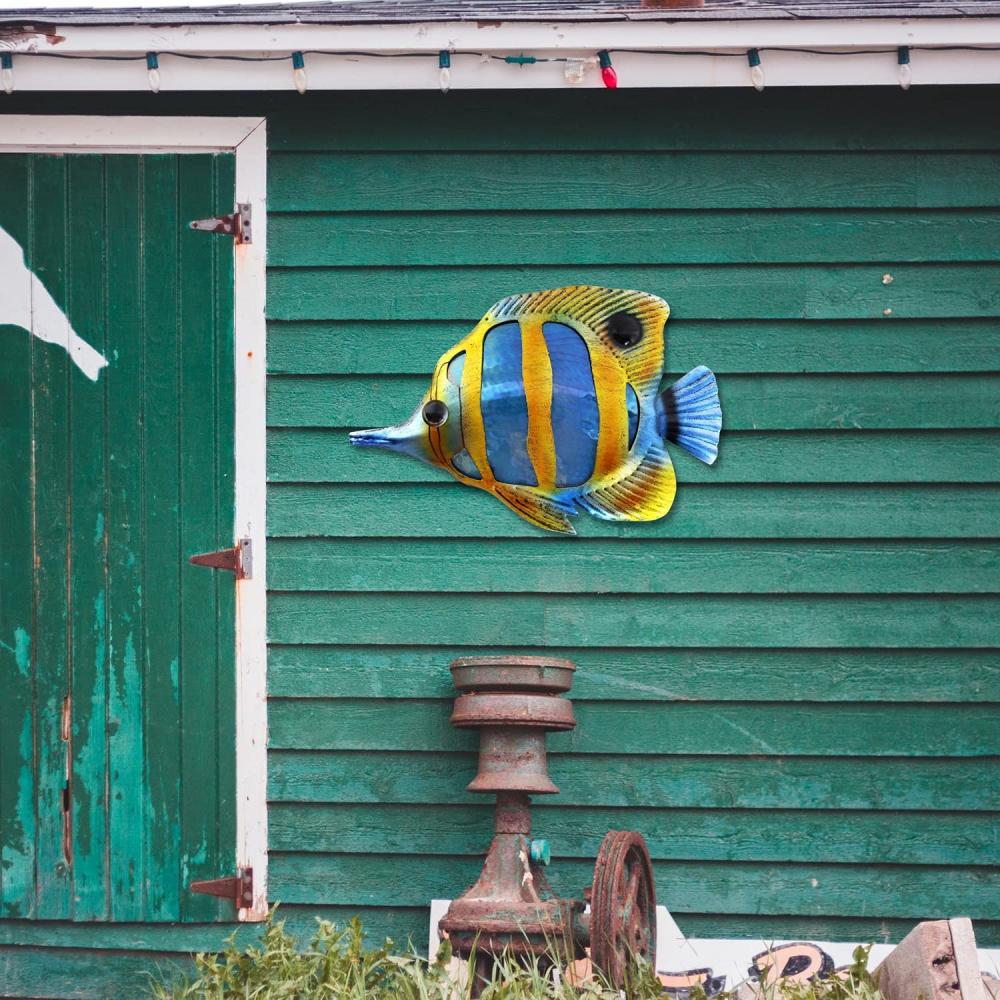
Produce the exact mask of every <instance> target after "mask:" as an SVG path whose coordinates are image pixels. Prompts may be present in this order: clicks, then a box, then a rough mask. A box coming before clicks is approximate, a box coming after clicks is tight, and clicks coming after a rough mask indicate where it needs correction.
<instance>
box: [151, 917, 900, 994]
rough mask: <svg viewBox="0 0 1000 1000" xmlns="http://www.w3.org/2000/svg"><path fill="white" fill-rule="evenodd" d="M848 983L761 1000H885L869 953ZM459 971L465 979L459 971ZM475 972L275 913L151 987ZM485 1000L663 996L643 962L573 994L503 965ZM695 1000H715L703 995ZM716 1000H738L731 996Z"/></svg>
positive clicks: (789, 986) (366, 985)
mask: <svg viewBox="0 0 1000 1000" xmlns="http://www.w3.org/2000/svg"><path fill="white" fill-rule="evenodd" d="M854 958H855V961H854V965H853V966H852V967H851V969H850V970H849V972H848V973H847V974H846V975H845V976H844V977H843V978H836V977H831V978H829V979H823V980H815V981H813V982H809V983H794V982H788V981H784V982H782V983H781V984H780V989H779V987H778V986H774V987H763V988H761V990H760V993H759V1000H881V998H880V995H879V992H878V988H877V986H876V983H875V981H874V979H873V978H872V976H871V975H870V974H869V972H868V970H867V959H868V950H867V949H865V948H859V949H857V950H856V951H855V954H854ZM456 969H457V971H456ZM470 972H471V965H464V966H459V965H458V964H457V963H454V962H452V954H451V949H450V946H449V945H448V943H447V942H445V943H444V944H443V945H442V947H441V950H440V952H439V953H438V956H437V958H436V959H435V961H433V962H427V961H425V960H423V959H421V958H419V957H418V956H416V955H414V954H399V953H398V952H396V951H395V950H394V947H393V942H392V941H391V940H389V939H387V940H386V941H385V942H384V943H383V944H382V945H381V946H379V947H376V948H366V947H365V946H364V943H363V930H362V927H361V922H360V921H359V920H358V919H357V918H355V919H354V920H352V921H351V922H350V923H349V924H348V925H347V926H346V927H344V928H338V927H336V926H335V925H334V924H331V923H329V922H328V921H325V920H321V921H318V924H317V928H316V931H315V933H314V934H313V937H312V939H311V940H310V941H309V943H308V944H307V945H306V946H305V947H301V946H300V945H299V943H298V942H297V941H296V939H295V938H294V937H293V936H292V935H291V934H290V933H288V932H287V931H286V930H285V924H284V921H282V920H277V919H275V916H274V912H273V911H272V913H271V915H270V917H269V918H268V921H267V923H266V925H265V927H264V932H263V934H262V935H261V938H260V941H259V943H257V944H253V945H250V946H248V947H246V948H245V949H243V950H241V949H239V948H238V947H237V946H236V944H235V939H234V937H230V938H229V939H227V941H226V947H225V948H224V949H223V950H222V951H221V952H218V953H210V954H209V953H203V954H198V955H196V956H195V975H194V977H193V978H192V977H186V978H183V979H179V980H178V979H173V980H172V979H171V978H170V977H169V976H168V975H167V974H165V973H161V974H160V977H159V978H158V979H154V980H151V982H150V987H149V996H150V997H151V998H152V1000H333V998H336V1000H390V998H392V1000H465V998H467V997H468V996H469V989H468V986H467V983H468V982H469V981H470ZM481 996H482V998H483V1000H581V998H582V1000H652V998H654V997H655V998H659V997H662V996H663V987H662V986H661V985H660V983H659V981H658V980H657V979H656V977H655V975H654V974H653V971H652V969H651V968H650V967H649V966H648V965H643V964H641V963H637V964H636V966H635V967H634V968H633V970H632V973H631V975H630V977H629V982H628V985H627V986H626V988H625V989H624V990H621V991H618V990H615V989H613V988H611V987H610V986H609V985H608V984H607V983H604V982H601V981H600V980H599V979H595V980H593V981H588V982H586V983H583V984H581V985H577V986H574V985H571V984H569V983H567V982H565V981H564V980H561V978H560V977H559V976H557V975H553V973H552V972H551V971H549V972H546V971H545V970H544V969H543V968H542V967H540V966H539V965H538V963H537V962H535V963H534V964H532V965H530V966H528V967H527V968H525V967H523V966H520V965H518V964H517V963H515V962H514V961H512V960H507V959H505V960H502V961H500V962H499V963H498V964H497V967H496V968H495V969H494V971H493V974H492V978H491V981H490V982H489V983H488V984H487V985H486V986H485V988H484V990H483V992H482V994H481ZM691 1000H705V996H704V994H703V993H701V992H700V990H698V989H697V988H695V989H694V990H692V994H691ZM713 1000H736V993H735V992H733V993H725V994H721V995H719V996H718V997H717V998H713Z"/></svg>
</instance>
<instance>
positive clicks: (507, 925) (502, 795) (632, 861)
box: [439, 656, 656, 996]
mask: <svg viewBox="0 0 1000 1000" xmlns="http://www.w3.org/2000/svg"><path fill="white" fill-rule="evenodd" d="M574 670H575V667H574V666H573V664H572V663H570V662H569V661H568V660H558V659H549V658H545V657H531V656H514V657H500V656H483V657H470V658H466V659H460V660H455V661H454V663H452V665H451V673H452V677H453V679H454V681H455V686H456V687H457V688H458V689H459V691H460V692H461V693H460V695H459V696H458V698H457V699H456V700H455V707H454V711H453V712H452V716H451V723H452V725H453V726H457V727H459V728H462V729H478V730H479V732H480V737H479V772H478V774H477V775H476V777H475V778H474V779H473V780H472V782H471V783H470V784H469V785H468V790H469V791H470V792H489V793H492V794H495V795H496V797H497V803H496V813H495V818H494V837H493V842H492V843H491V844H490V849H489V852H488V853H487V855H486V860H485V862H484V863H483V870H482V872H481V873H480V875H479V878H478V879H477V880H476V882H475V884H474V885H472V886H471V887H470V888H469V889H468V890H466V892H464V893H463V894H462V895H461V896H460V897H459V898H458V899H456V900H454V901H453V902H452V904H451V906H450V907H449V908H448V912H447V913H446V914H445V916H444V917H443V918H442V919H441V921H440V924H439V930H440V931H441V932H442V933H446V934H447V935H448V937H449V938H450V940H451V944H452V948H453V949H454V951H455V953H456V954H458V955H459V956H461V957H462V958H463V959H467V958H468V957H469V956H470V955H475V969H476V982H475V983H473V996H478V995H479V991H480V989H481V987H482V984H483V982H484V981H486V980H488V979H489V975H490V972H491V969H492V966H493V964H494V962H495V961H496V959H497V958H498V957H499V956H501V955H503V954H504V953H507V954H509V955H512V956H514V957H515V958H516V959H518V960H522V961H524V960H527V959H529V958H531V957H532V956H534V957H535V958H536V959H537V960H538V962H539V963H540V965H542V966H543V967H548V966H550V965H551V964H552V963H553V962H556V961H565V960H572V959H575V958H582V957H583V956H584V954H585V949H587V948H589V949H590V957H591V960H592V962H593V964H594V966H595V967H596V968H597V969H598V970H599V971H600V972H601V973H603V974H604V975H605V976H606V977H607V978H608V979H609V980H610V981H611V982H612V983H613V984H615V985H616V986H618V987H619V988H620V987H622V986H624V984H625V978H626V976H627V972H628V969H629V963H630V961H631V960H632V958H633V956H638V957H641V958H643V959H646V960H647V961H652V960H653V955H654V950H655V945H656V891H655V888H654V884H653V869H652V864H651V863H650V858H649V851H648V850H647V848H646V842H645V840H644V839H643V837H642V834H640V833H634V832H627V831H621V830H613V831H611V832H610V833H608V834H607V835H606V836H605V838H604V841H603V842H602V844H601V848H600V851H599V852H598V855H597V863H596V864H595V866H594V879H593V883H592V884H591V885H590V886H587V887H586V888H585V889H584V890H583V898H582V899H567V898H560V897H558V896H555V895H554V894H553V892H552V890H551V888H550V886H549V883H548V880H547V879H546V877H545V873H544V870H543V869H544V867H545V866H546V865H548V863H549V857H550V848H549V845H548V843H547V842H546V841H545V840H539V839H533V838H532V836H531V809H530V807H531V799H530V796H531V795H551V794H554V793H556V792H558V791H559V789H558V788H557V787H556V786H555V785H554V784H553V783H552V780H551V779H550V778H549V773H548V764H547V760H546V753H545V734H546V733H548V732H560V731H566V730H569V729H572V728H573V727H574V726H575V725H576V718H575V717H574V715H573V703H572V702H571V701H569V699H567V698H564V697H562V695H564V694H565V693H566V692H567V691H569V689H570V687H571V685H572V683H573V672H574ZM588 903H589V904H590V911H589V912H585V911H586V906H587V904H588Z"/></svg>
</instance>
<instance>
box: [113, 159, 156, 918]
mask: <svg viewBox="0 0 1000 1000" xmlns="http://www.w3.org/2000/svg"><path fill="white" fill-rule="evenodd" d="M141 163H142V161H141V159H140V158H139V157H135V156H109V157H108V158H107V167H106V169H107V175H106V176H107V192H108V194H107V220H108V225H107V234H106V240H107V251H108V261H109V265H110V268H111V272H110V275H109V280H110V286H109V296H108V359H109V362H110V364H109V367H108V368H107V369H106V370H105V375H104V376H103V377H105V378H107V380H108V383H107V392H108V413H107V428H108V472H107V475H108V516H107V532H108V566H109V570H110V572H109V577H108V654H109V659H110V676H109V681H108V783H109V800H108V846H109V853H110V878H111V919H112V920H136V921H137V920H142V919H143V918H144V917H145V910H144V906H143V903H144V893H143V881H144V879H145V874H146V867H145V861H144V850H145V843H146V835H145V828H144V824H143V815H144V812H145V802H146V796H145V787H144V768H143V759H144V757H145V746H144V733H143V725H142V718H143V711H142V704H143V692H142V664H143V663H144V662H145V649H146V647H145V636H144V634H143V619H142V570H141V563H140V559H141V554H142V516H143V503H142V453H143V435H144V429H143V396H142V391H141V390H142V382H143V370H142V365H143V339H144V332H143V300H142V292H143V286H142V282H141V281H140V266H141V262H142V250H141V247H140V243H139V234H140V232H141V230H142V221H141V213H142V202H141V197H140V183H141V181H140V173H141V169H142V168H141Z"/></svg>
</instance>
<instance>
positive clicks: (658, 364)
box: [486, 285, 670, 399]
mask: <svg viewBox="0 0 1000 1000" xmlns="http://www.w3.org/2000/svg"><path fill="white" fill-rule="evenodd" d="M621 314H626V315H629V316H634V317H635V318H636V319H637V320H638V322H639V328H640V329H639V332H640V334H641V335H640V336H638V337H636V338H635V339H634V342H632V343H629V341H630V340H632V338H631V337H628V336H626V337H623V336H622V330H621V328H620V325H619V324H615V323H609V320H611V319H612V317H620V316H621ZM526 315H536V316H542V317H544V318H545V319H547V320H552V321H554V322H558V323H567V324H568V325H570V326H572V327H575V328H577V329H578V330H580V331H581V332H583V333H585V335H586V339H587V340H588V341H589V342H591V343H593V342H595V341H596V343H598V344H600V345H602V346H603V347H604V348H605V349H606V350H608V351H610V352H611V353H612V354H613V355H614V356H615V357H617V358H618V359H619V360H620V361H621V364H622V366H623V368H624V369H625V374H626V377H627V378H628V381H629V382H630V383H631V384H632V387H633V388H634V389H635V391H636V392H637V393H638V395H639V398H640V399H642V398H644V397H645V396H646V395H647V394H648V393H651V392H653V391H655V390H656V389H657V388H658V387H659V384H660V378H661V377H662V375H663V337H664V326H665V324H666V322H667V317H668V316H669V315H670V306H668V305H667V303H666V302H664V301H663V299H661V298H659V297H658V296H656V295H651V294H650V293H649V292H637V291H633V290H630V289H622V288H601V287H599V286H597V285H568V286H566V287H565V288H553V289H549V290H548V291H544V292H529V293H527V294H524V295H509V296H508V297H507V298H505V299H501V300H500V301H499V302H498V303H497V304H496V305H495V306H493V308H492V309H491V310H490V311H489V312H488V313H487V315H486V318H487V319H488V320H489V321H490V322H491V324H492V323H493V322H502V321H503V320H505V319H506V320H510V319H520V318H522V317H524V316H526Z"/></svg>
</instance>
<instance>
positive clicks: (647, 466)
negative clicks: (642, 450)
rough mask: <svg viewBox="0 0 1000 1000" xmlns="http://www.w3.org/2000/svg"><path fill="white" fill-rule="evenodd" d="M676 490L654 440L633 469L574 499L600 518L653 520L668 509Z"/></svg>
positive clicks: (672, 475) (669, 468)
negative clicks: (627, 473) (621, 476)
mask: <svg viewBox="0 0 1000 1000" xmlns="http://www.w3.org/2000/svg"><path fill="white" fill-rule="evenodd" d="M676 492H677V475H676V473H675V472H674V467H673V464H672V463H671V461H670V456H669V455H668V454H667V451H666V449H665V448H663V447H661V446H660V444H659V443H655V444H653V445H652V447H651V448H650V449H649V451H648V452H647V453H646V457H645V458H644V459H643V460H642V462H641V463H640V464H639V467H638V468H637V469H636V470H635V471H634V472H632V473H630V474H629V475H627V476H625V477H624V478H622V479H619V480H618V481H617V482H613V483H611V484H610V485H605V486H601V487H599V488H596V489H590V490H587V491H585V492H583V493H581V494H580V496H579V497H577V500H576V502H577V503H578V504H579V505H580V506H581V507H582V508H583V509H584V510H585V511H587V513H588V514H592V515H593V516H594V517H598V518H600V519H601V520H602V521H655V520H657V519H658V518H661V517H663V515H664V514H666V513H667V511H668V510H670V507H671V505H672V504H673V502H674V494H675V493H676Z"/></svg>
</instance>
